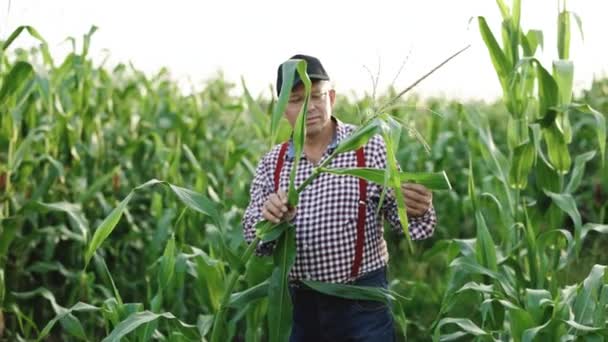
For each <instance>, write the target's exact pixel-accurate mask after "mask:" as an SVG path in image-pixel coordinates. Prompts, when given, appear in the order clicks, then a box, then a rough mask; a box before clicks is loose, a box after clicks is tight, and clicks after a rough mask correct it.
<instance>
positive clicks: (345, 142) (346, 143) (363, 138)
mask: <svg viewBox="0 0 608 342" xmlns="http://www.w3.org/2000/svg"><path fill="white" fill-rule="evenodd" d="M378 133H380V121H379V119H372V120H370V121H369V122H367V123H365V124H364V125H362V126H359V127H358V128H357V129H356V130H355V131H354V132H352V133H351V134H350V135H349V136H348V137H346V138H344V139H342V140H341V141H340V143H339V144H338V146H336V148H335V150H334V152H333V154H334V155H338V154H340V153H344V152H348V151H354V150H356V149H358V148H359V147H361V146H363V145H365V144H367V142H368V141H369V139H371V138H372V137H373V136H374V135H376V134H378Z"/></svg>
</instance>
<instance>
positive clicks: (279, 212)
mask: <svg viewBox="0 0 608 342" xmlns="http://www.w3.org/2000/svg"><path fill="white" fill-rule="evenodd" d="M262 215H263V216H264V218H265V219H267V220H268V221H270V222H274V223H279V222H281V221H291V220H293V218H294V217H295V216H296V208H288V204H287V194H286V193H285V191H283V190H279V191H278V192H277V193H273V194H271V195H270V196H269V197H268V199H267V200H266V202H264V206H263V207H262Z"/></svg>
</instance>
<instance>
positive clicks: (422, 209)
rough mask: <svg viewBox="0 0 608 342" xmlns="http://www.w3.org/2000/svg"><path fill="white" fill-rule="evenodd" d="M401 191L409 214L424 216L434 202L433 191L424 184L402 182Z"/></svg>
mask: <svg viewBox="0 0 608 342" xmlns="http://www.w3.org/2000/svg"><path fill="white" fill-rule="evenodd" d="M401 191H402V192H403V198H404V199H405V207H406V208H407V214H408V216H412V217H418V216H422V215H424V213H426V211H427V210H429V208H430V207H431V205H432V204H433V193H432V192H431V190H429V189H427V188H426V187H425V186H424V185H420V184H413V183H404V184H401Z"/></svg>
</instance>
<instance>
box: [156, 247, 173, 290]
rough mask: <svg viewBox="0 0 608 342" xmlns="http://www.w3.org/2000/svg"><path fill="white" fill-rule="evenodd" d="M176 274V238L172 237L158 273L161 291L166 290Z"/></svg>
mask: <svg viewBox="0 0 608 342" xmlns="http://www.w3.org/2000/svg"><path fill="white" fill-rule="evenodd" d="M174 272H175V236H171V238H170V239H169V241H168V242H167V246H166V247H165V251H164V253H163V256H162V258H161V264H160V272H159V273H158V282H159V285H160V289H159V290H160V291H162V290H164V289H166V288H167V287H168V286H169V283H170V282H171V279H172V278H173V274H174Z"/></svg>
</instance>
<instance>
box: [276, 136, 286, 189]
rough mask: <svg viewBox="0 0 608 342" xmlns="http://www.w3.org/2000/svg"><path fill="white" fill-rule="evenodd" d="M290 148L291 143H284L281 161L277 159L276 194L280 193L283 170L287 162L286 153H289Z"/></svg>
mask: <svg viewBox="0 0 608 342" xmlns="http://www.w3.org/2000/svg"><path fill="white" fill-rule="evenodd" d="M288 146H289V142H284V143H283V145H281V150H280V151H279V159H277V166H276V167H275V168H274V192H277V191H279V181H280V180H281V170H282V169H283V163H284V162H285V152H287V147H288Z"/></svg>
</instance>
